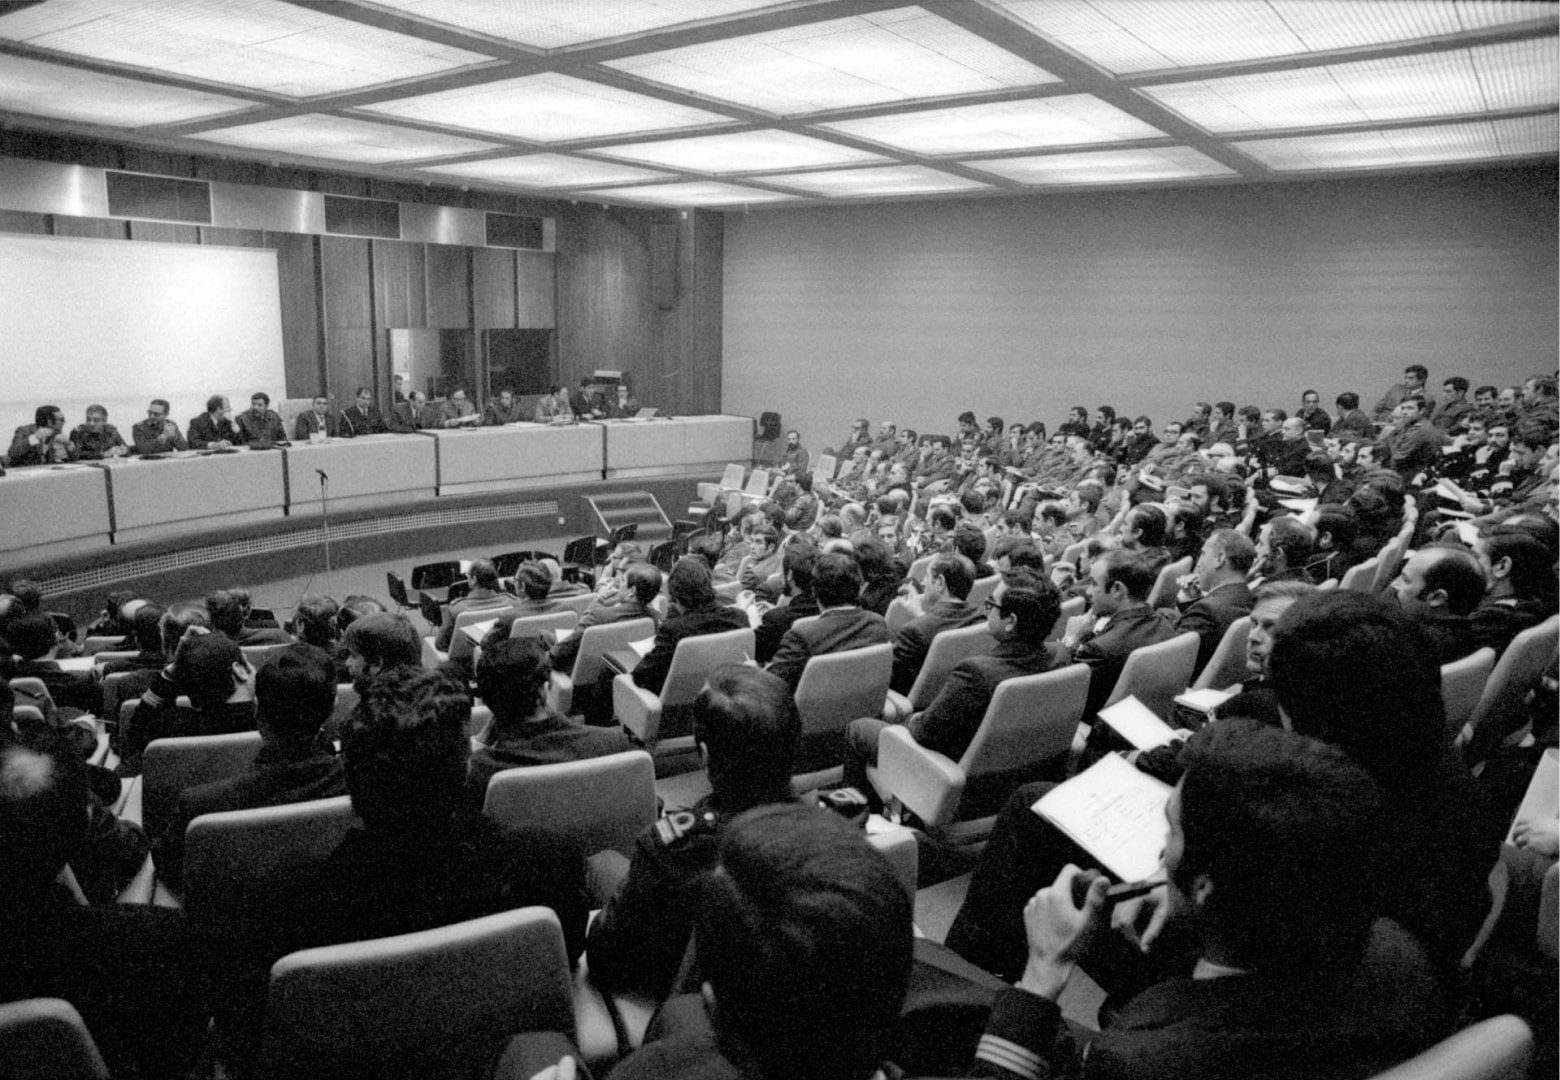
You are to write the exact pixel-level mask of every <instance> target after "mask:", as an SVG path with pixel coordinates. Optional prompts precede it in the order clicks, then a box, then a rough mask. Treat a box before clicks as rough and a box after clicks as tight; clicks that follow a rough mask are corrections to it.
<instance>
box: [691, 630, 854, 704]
mask: <svg viewBox="0 0 1560 1080" xmlns="http://www.w3.org/2000/svg"><path fill="white" fill-rule="evenodd" d="M752 658H753V630H752V628H751V627H749V628H747V629H740V630H725V631H722V632H721V633H719V634H700V635H698V636H696V637H685V638H683V639H682V640H681V641H679V642H678V643H677V651H676V652H674V653H672V663H671V666H670V667H668V668H667V671H666V682H664V683H663V684H662V685H661V693H660V698H661V707H662V708H665V707H666V706H668V705H687V704H690V703H691V702H692V701H693V699H694V698H696V697H698V696H699V691H700V690H703V689H704V680H705V679H707V678H709V675H710V672H712V671H714V670H715V669H716V668H718V667H720V665H722V664H740V663H741V662H742V661H744V660H751V659H752ZM881 708H882V706H881V705H879V709H881Z"/></svg>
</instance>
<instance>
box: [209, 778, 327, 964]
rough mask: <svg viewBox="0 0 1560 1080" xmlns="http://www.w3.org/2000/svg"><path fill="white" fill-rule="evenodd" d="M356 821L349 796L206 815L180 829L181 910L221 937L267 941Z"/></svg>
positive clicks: (230, 939)
mask: <svg viewBox="0 0 1560 1080" xmlns="http://www.w3.org/2000/svg"><path fill="white" fill-rule="evenodd" d="M356 823H357V817H356V815H354V814H353V812H352V799H351V797H350V796H347V795H340V796H337V797H336V798H333V799H316V800H314V801H312V802H301V803H288V804H286V805H283V806H267V807H262V808H260V809H257V810H225V811H223V812H222V813H220V814H203V815H201V816H200V817H198V818H196V819H195V820H194V821H192V822H190V826H189V829H188V830H187V831H186V832H185V834H184V910H185V911H186V912H188V914H189V917H190V919H191V920H192V921H194V922H196V923H198V924H199V925H202V926H206V927H210V928H213V929H217V930H219V931H220V932H221V933H222V935H223V937H224V939H225V940H226V941H229V942H231V941H233V940H234V939H239V940H246V939H250V938H251V937H252V938H253V939H256V940H262V941H263V940H267V939H268V938H269V937H270V936H271V935H272V934H274V933H276V932H277V931H278V930H279V929H281V927H280V926H279V925H278V919H279V918H281V917H282V916H281V909H283V908H285V907H286V905H284V904H278V903H277V898H279V897H283V896H286V895H288V894H289V893H291V892H292V891H294V890H295V889H296V888H297V887H298V886H299V885H300V884H301V883H302V882H303V881H304V880H306V879H307V878H308V877H309V876H310V875H311V874H312V873H314V872H315V871H316V870H317V869H318V868H319V867H320V866H322V865H323V864H324V862H325V860H326V859H327V858H328V857H329V856H330V853H331V852H333V851H335V850H336V848H337V847H338V846H340V844H341V841H342V840H343V838H345V837H346V835H347V832H348V831H349V830H350V829H351V828H352V826H353V825H355V824H356Z"/></svg>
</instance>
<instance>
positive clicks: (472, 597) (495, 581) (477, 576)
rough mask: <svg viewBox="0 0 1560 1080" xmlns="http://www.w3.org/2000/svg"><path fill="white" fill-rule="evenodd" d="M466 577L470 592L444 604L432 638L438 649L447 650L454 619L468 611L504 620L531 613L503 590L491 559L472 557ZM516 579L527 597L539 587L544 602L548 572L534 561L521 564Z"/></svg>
mask: <svg viewBox="0 0 1560 1080" xmlns="http://www.w3.org/2000/svg"><path fill="white" fill-rule="evenodd" d="M466 580H467V581H468V582H469V583H470V584H471V591H470V592H468V593H467V594H466V595H465V596H462V597H461V598H460V599H459V600H456V601H454V602H453V603H451V604H447V605H445V607H444V619H443V621H442V622H441V623H440V624H439V632H438V634H437V635H436V636H435V638H434V647H435V648H437V649H438V650H439V651H440V652H449V651H450V641H451V640H452V639H453V638H454V637H455V620H456V619H458V618H459V617H460V616H462V615H464V614H466V613H467V612H470V611H480V612H483V613H484V614H485V615H490V616H491V617H493V618H495V619H501V620H504V621H510V620H513V619H514V618H515V617H516V616H517V615H530V614H533V612H532V611H530V610H522V605H521V603H520V601H519V600H517V599H516V598H515V597H513V596H511V595H510V594H509V593H506V592H504V591H503V589H502V588H501V586H500V584H499V578H498V570H497V569H495V568H494V566H493V563H492V560H490V559H473V560H472V562H471V569H470V570H468V571H467V572H466ZM515 580H516V581H517V582H519V583H520V584H521V585H522V586H523V587H524V588H525V592H526V596H527V597H531V595H532V593H534V592H536V591H537V590H538V588H539V589H540V593H541V600H543V601H545V600H546V598H547V588H548V586H549V585H551V584H552V581H551V579H550V578H548V576H547V571H546V570H543V569H542V568H541V567H540V566H538V565H537V564H536V563H524V564H522V565H521V567H520V569H519V571H518V572H517V573H516V574H515Z"/></svg>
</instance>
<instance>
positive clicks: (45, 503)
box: [0, 465, 113, 563]
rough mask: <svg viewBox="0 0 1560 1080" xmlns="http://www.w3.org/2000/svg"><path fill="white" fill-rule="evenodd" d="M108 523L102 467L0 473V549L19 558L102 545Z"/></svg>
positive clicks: (80, 466)
mask: <svg viewBox="0 0 1560 1080" xmlns="http://www.w3.org/2000/svg"><path fill="white" fill-rule="evenodd" d="M112 527H113V522H112V520H111V519H110V517H109V514H108V481H107V478H106V477H105V474H104V471H103V470H102V469H95V468H93V467H92V466H90V465H52V466H49V467H47V468H44V467H39V468H36V469H11V470H9V471H7V473H6V475H5V476H4V477H3V478H0V552H4V553H5V554H6V555H7V556H8V557H9V558H11V559H13V560H14V561H16V562H18V563H21V562H25V561H28V560H30V559H35V558H48V557H49V556H50V555H56V556H58V555H69V554H75V553H76V552H80V551H90V550H92V549H94V548H99V547H104V546H106V545H107V544H108V534H109V531H110V529H111V528H112Z"/></svg>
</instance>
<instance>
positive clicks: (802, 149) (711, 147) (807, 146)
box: [597, 131, 883, 173]
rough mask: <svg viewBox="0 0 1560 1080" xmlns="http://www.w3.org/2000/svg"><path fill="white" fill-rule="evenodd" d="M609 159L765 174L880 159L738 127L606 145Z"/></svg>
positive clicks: (693, 169) (822, 143)
mask: <svg viewBox="0 0 1560 1080" xmlns="http://www.w3.org/2000/svg"><path fill="white" fill-rule="evenodd" d="M597 152H598V153H601V154H604V155H607V156H608V157H617V158H625V159H627V160H629V161H641V162H644V163H645V164H647V165H663V166H665V167H667V168H671V169H687V170H689V171H690V172H706V173H730V172H763V171H764V170H766V169H806V168H811V167H813V166H816V165H851V164H855V163H857V162H863V161H882V160H883V156H882V155H881V154H874V153H871V152H870V151H867V150H857V149H856V148H855V147H853V146H841V145H839V144H838V143H832V142H825V141H824V140H823V139H813V138H809V137H807V136H806V135H796V134H793V133H791V132H789V131H736V132H732V133H731V134H729V135H696V136H692V137H690V138H687V139H665V140H661V141H658V142H646V143H632V144H630V145H627V146H607V147H602V148H601V149H600V150H599V151H597Z"/></svg>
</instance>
